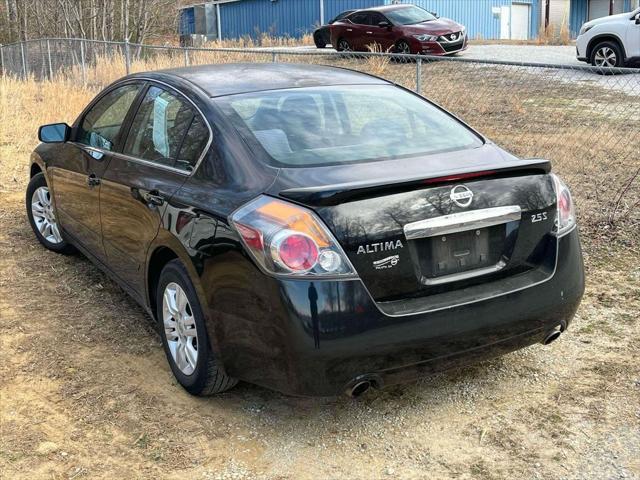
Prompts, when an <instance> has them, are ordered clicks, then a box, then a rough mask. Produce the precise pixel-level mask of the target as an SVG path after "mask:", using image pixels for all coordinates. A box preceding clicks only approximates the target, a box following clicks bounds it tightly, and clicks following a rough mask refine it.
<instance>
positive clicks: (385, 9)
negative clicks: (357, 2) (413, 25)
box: [362, 3, 416, 13]
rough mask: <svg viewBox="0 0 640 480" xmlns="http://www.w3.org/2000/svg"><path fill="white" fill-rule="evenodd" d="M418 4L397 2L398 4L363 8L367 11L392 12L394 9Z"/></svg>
mask: <svg viewBox="0 0 640 480" xmlns="http://www.w3.org/2000/svg"><path fill="white" fill-rule="evenodd" d="M415 6H416V5H413V4H412V3H400V4H396V5H380V6H379V7H371V8H363V9H362V10H365V11H367V12H381V13H384V12H390V11H392V10H400V9H403V8H410V7H415Z"/></svg>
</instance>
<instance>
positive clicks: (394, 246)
mask: <svg viewBox="0 0 640 480" xmlns="http://www.w3.org/2000/svg"><path fill="white" fill-rule="evenodd" d="M399 248H404V246H403V245H402V242H401V241H400V240H395V241H393V240H391V241H390V242H378V243H369V244H367V245H360V246H359V247H358V253H357V255H360V254H361V253H365V254H366V253H378V252H386V251H389V250H398V249H399Z"/></svg>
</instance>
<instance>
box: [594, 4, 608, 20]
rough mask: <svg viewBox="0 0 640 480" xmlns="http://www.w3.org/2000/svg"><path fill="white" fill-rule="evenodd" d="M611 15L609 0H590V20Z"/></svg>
mask: <svg viewBox="0 0 640 480" xmlns="http://www.w3.org/2000/svg"><path fill="white" fill-rule="evenodd" d="M607 15H609V0H589V20H593V19H594V18H600V17H606V16H607Z"/></svg>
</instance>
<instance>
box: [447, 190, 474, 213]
mask: <svg viewBox="0 0 640 480" xmlns="http://www.w3.org/2000/svg"><path fill="white" fill-rule="evenodd" d="M449 196H450V198H451V201H452V202H453V203H455V204H456V205H458V206H459V207H462V208H467V207H468V206H469V205H471V201H472V200H473V192H472V191H471V190H469V189H468V188H467V187H465V186H464V185H456V186H455V187H453V188H452V189H451V195H449Z"/></svg>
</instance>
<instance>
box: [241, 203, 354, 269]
mask: <svg viewBox="0 0 640 480" xmlns="http://www.w3.org/2000/svg"><path fill="white" fill-rule="evenodd" d="M229 220H230V223H231V225H233V227H234V228H235V229H236V231H237V232H238V233H239V234H240V238H241V239H242V242H243V244H244V246H245V247H246V249H247V251H248V252H249V253H250V254H251V255H252V256H253V258H254V259H255V260H256V262H257V263H258V265H259V266H261V267H262V268H263V269H264V270H265V271H266V272H267V273H270V274H273V275H284V276H296V277H298V276H305V277H307V276H320V277H327V276H332V277H334V276H338V277H355V271H354V269H353V267H352V265H351V262H349V259H348V258H347V256H346V255H345V253H344V252H343V251H342V248H341V247H340V245H339V244H338V242H337V241H336V240H335V238H334V237H333V235H332V234H331V232H330V231H329V230H328V229H327V228H326V227H325V226H324V224H323V223H322V221H321V220H320V219H319V218H318V217H317V216H316V215H315V214H314V213H313V212H312V211H310V210H307V209H306V208H304V207H301V206H298V205H295V204H292V203H289V202H285V201H282V200H278V199H275V198H271V197H267V196H264V195H262V196H260V197H258V198H256V199H255V200H252V201H251V202H249V203H248V204H246V205H245V206H243V207H241V208H240V209H239V210H237V211H236V212H234V213H233V214H232V215H231V217H230V219H229Z"/></svg>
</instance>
